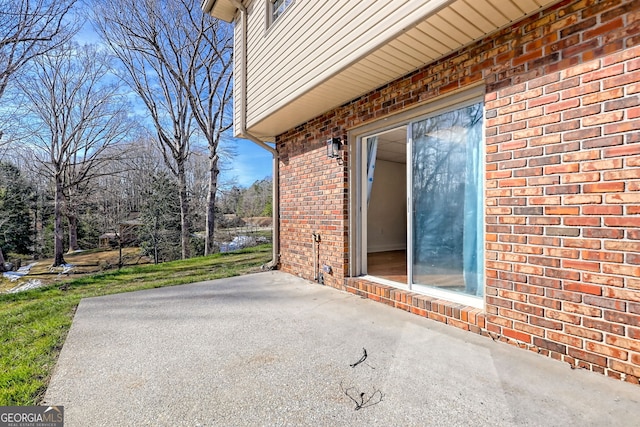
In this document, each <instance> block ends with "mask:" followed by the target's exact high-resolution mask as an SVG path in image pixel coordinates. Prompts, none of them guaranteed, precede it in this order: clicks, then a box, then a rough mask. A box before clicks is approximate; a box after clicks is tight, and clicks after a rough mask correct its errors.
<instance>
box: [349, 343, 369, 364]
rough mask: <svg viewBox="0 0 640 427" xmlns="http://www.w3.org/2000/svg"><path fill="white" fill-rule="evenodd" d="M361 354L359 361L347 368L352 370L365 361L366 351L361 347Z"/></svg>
mask: <svg viewBox="0 0 640 427" xmlns="http://www.w3.org/2000/svg"><path fill="white" fill-rule="evenodd" d="M362 352H363V355H362V357H361V358H360V360H358V361H357V362H356V363H353V364H351V365H349V366H351V367H352V368H355V367H356V366H358V365H359V364H361V363H362V362H364V361H365V360H367V349H366V348H364V347H363V348H362Z"/></svg>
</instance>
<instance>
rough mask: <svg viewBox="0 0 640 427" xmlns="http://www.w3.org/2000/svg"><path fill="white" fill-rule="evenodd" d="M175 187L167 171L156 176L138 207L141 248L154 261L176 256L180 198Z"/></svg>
mask: <svg viewBox="0 0 640 427" xmlns="http://www.w3.org/2000/svg"><path fill="white" fill-rule="evenodd" d="M177 188H178V185H177V183H176V182H175V181H173V180H172V179H170V178H169V176H168V175H167V174H164V173H161V174H158V175H156V176H155V177H154V178H153V181H152V183H151V188H149V189H148V194H147V197H146V201H145V204H144V206H143V208H142V212H141V213H142V215H141V220H142V222H143V223H144V226H142V228H141V231H140V241H141V245H142V250H143V252H144V254H145V255H148V256H150V257H152V258H153V260H154V262H155V263H156V264H157V263H159V262H164V261H172V260H175V259H179V258H180V238H181V234H180V231H181V224H180V198H179V196H178V191H177Z"/></svg>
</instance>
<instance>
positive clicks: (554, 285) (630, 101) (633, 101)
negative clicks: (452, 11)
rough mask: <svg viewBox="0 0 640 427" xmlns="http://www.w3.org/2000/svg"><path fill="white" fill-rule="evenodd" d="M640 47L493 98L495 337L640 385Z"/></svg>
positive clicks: (490, 185) (490, 183)
mask: <svg viewBox="0 0 640 427" xmlns="http://www.w3.org/2000/svg"><path fill="white" fill-rule="evenodd" d="M638 92H640V48H639V47H634V48H631V49H628V50H626V51H624V52H621V53H616V54H612V55H608V56H606V57H604V58H602V59H598V60H594V61H589V62H585V63H583V64H580V65H577V66H573V67H570V68H568V69H565V70H563V71H560V72H554V73H549V74H547V75H545V76H544V77H540V78H536V79H532V80H529V81H527V82H524V83H520V84H516V85H513V86H511V87H508V88H505V89H501V90H498V91H497V92H492V93H489V94H487V96H486V112H487V116H488V117H492V118H490V119H488V120H487V123H486V132H487V151H488V153H489V154H488V155H487V170H488V172H487V182H486V184H487V224H488V225H487V235H486V237H487V241H488V243H487V249H488V251H487V260H488V261H487V275H488V280H487V288H486V295H487V298H486V301H487V329H488V330H489V331H491V332H495V333H497V334H500V335H505V336H507V337H510V338H513V339H516V340H518V341H521V342H524V343H527V344H531V345H534V346H536V347H538V348H541V349H544V351H547V352H550V353H551V355H552V356H553V357H556V358H561V359H563V360H567V361H569V362H571V363H578V364H579V365H580V366H583V367H585V368H587V369H593V370H596V371H599V372H605V371H606V372H607V373H608V374H609V375H613V376H619V375H620V373H626V374H629V375H632V376H633V377H636V378H637V377H640V341H637V340H638V338H640V256H639V255H638V252H639V251H640V228H639V227H640V215H639V214H640V138H639V136H640V132H639V131H640V97H639V96H638Z"/></svg>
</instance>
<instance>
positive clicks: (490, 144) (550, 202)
mask: <svg viewBox="0 0 640 427" xmlns="http://www.w3.org/2000/svg"><path fill="white" fill-rule="evenodd" d="M639 18H640V1H623V0H617V1H616V0H610V1H596V0H578V1H576V0H567V1H563V2H560V3H559V4H557V5H555V6H553V7H551V8H549V9H548V10H546V11H543V12H541V13H538V14H535V15H534V16H531V17H529V18H527V19H525V20H524V21H522V22H520V23H517V24H515V25H513V26H511V27H509V28H505V29H504V30H501V31H499V32H498V33H496V34H494V35H492V36H490V37H486V38H484V39H483V40H480V41H478V42H476V43H474V44H472V45H470V46H468V47H466V48H465V49H462V50H461V51H459V52H455V53H453V54H451V55H449V56H447V57H446V58H442V59H441V60H439V61H437V62H435V63H433V64H429V65H427V66H425V67H424V68H422V69H420V70H417V71H416V72H414V73H411V74H410V75H407V76H405V77H403V78H401V79H399V80H397V81H395V82H392V83H390V84H388V85H386V86H384V87H382V88H379V89H378V90H376V91H373V92H371V93H369V94H366V95H364V96H362V97H361V98H359V99H357V100H354V101H353V102H351V103H348V104H346V105H344V106H342V107H340V108H337V109H335V110H333V111H330V112H328V113H326V114H324V115H322V116H320V117H318V118H316V119H314V120H312V121H310V122H308V123H305V124H304V125H301V126H299V127H298V128H296V129H292V130H290V131H289V132H287V133H285V134H283V135H280V136H279V137H278V138H277V147H278V150H279V152H280V153H281V164H280V166H281V175H280V180H281V183H280V184H281V189H282V190H281V191H282V198H281V236H280V239H281V254H282V257H281V265H282V269H283V270H285V271H288V272H291V273H294V274H297V275H300V276H302V277H305V278H309V279H311V278H313V257H312V251H313V246H312V238H311V233H313V232H318V233H320V235H321V239H322V242H321V243H320V252H319V260H320V265H322V264H327V265H330V266H331V267H332V269H333V273H332V275H325V277H326V278H327V283H328V284H329V285H331V286H335V287H340V288H346V289H347V290H350V291H352V292H354V293H358V294H360V295H363V296H366V297H369V298H372V299H377V300H380V301H383V302H386V303H391V304H392V305H395V306H397V307H399V308H403V309H405V310H409V311H412V312H414V313H416V314H419V315H423V316H427V317H430V318H433V319H434V320H438V321H442V322H446V323H450V324H452V325H455V326H457V327H461V328H464V329H468V330H473V331H476V332H478V333H482V334H484V335H491V336H492V337H493V338H494V339H500V340H503V341H508V342H511V343H515V344H517V345H519V346H521V347H526V348H529V349H531V350H533V351H537V352H539V353H543V354H546V355H549V356H551V357H554V358H557V359H562V360H565V361H567V362H569V363H571V364H572V365H575V366H580V367H583V368H586V369H591V370H594V371H597V372H601V373H605V374H607V375H609V376H613V377H618V378H624V379H626V380H627V381H630V382H638V378H639V377H640V279H639V278H640V255H639V253H640V231H639V230H640V227H639V226H640V137H639V134H640V133H639V132H638V131H639V129H638V128H639V127H640V101H639V95H638V87H640V86H639V85H640V83H639V81H640V63H639V61H640V60H639V59H638V58H640V48H638V47H637V46H638V45H639V44H640V19H639ZM479 83H481V84H484V85H485V87H486V98H485V101H486V142H487V147H486V150H487V159H486V168H487V182H486V188H487V193H486V196H487V199H486V203H487V224H486V241H487V252H486V257H487V263H486V265H487V272H486V275H487V284H486V295H487V304H486V310H485V312H484V313H477V311H475V310H473V309H470V308H465V307H460V306H459V305H457V304H451V303H447V302H443V301H439V300H434V299H429V298H427V297H421V296H418V295H416V294H412V293H407V292H404V293H403V292H402V291H398V290H394V289H393V288H389V287H384V286H377V285H373V284H368V283H365V282H363V281H361V280H359V279H350V280H349V281H348V282H347V283H346V285H345V283H344V280H343V279H344V277H345V276H346V273H347V272H348V264H347V263H348V243H349V242H348V232H349V229H348V188H347V185H348V171H349V167H348V166H349V165H348V160H349V159H348V158H346V153H345V157H344V159H343V160H344V162H343V163H342V164H339V163H337V162H336V161H335V160H332V159H328V158H327V157H326V148H325V146H324V141H325V140H326V139H328V138H329V137H333V136H342V135H345V134H346V133H347V131H348V130H349V129H351V128H353V127H356V126H359V125H362V124H365V123H370V122H373V121H375V120H378V119H380V118H383V117H386V116H389V115H392V114H394V113H397V112H399V111H402V110H405V109H408V108H412V107H417V106H420V105H422V104H425V103H428V102H429V101H431V100H432V99H433V98H435V97H438V96H441V95H445V94H447V93H450V92H452V91H456V90H460V89H464V88H465V87H466V86H469V85H472V84H479ZM327 276H328V277H327Z"/></svg>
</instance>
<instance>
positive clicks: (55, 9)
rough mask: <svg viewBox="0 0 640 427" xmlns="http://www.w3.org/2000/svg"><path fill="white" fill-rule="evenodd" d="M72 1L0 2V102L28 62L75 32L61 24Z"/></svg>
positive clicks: (67, 23)
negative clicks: (12, 78) (12, 81)
mask: <svg viewBox="0 0 640 427" xmlns="http://www.w3.org/2000/svg"><path fill="white" fill-rule="evenodd" d="M75 2H76V0H0V98H2V95H3V94H4V92H5V90H6V88H7V85H8V83H9V80H10V79H11V77H12V76H13V75H14V74H15V73H17V72H18V71H20V69H22V68H23V67H24V66H25V65H26V64H27V63H29V61H31V60H32V59H33V58H36V57H38V56H40V55H44V54H46V53H47V52H49V51H50V50H51V49H54V48H56V47H57V46H59V45H61V44H63V43H65V42H66V41H68V40H69V38H70V37H71V36H72V35H73V32H74V30H75V28H74V25H75V24H74V23H73V21H70V20H68V19H67V20H65V17H67V15H68V13H69V11H70V10H71V8H72V7H73V5H74V4H75Z"/></svg>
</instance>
